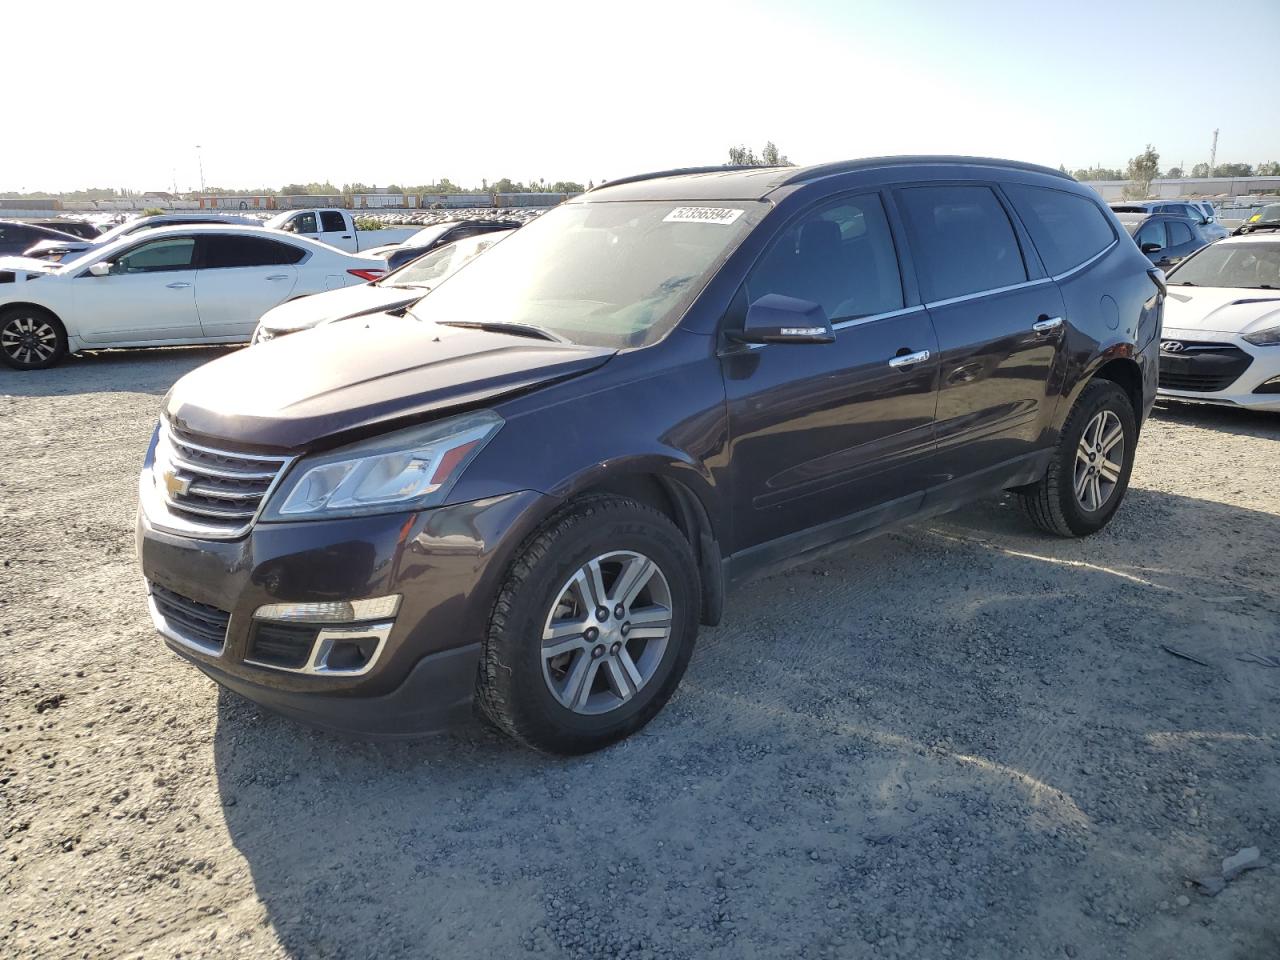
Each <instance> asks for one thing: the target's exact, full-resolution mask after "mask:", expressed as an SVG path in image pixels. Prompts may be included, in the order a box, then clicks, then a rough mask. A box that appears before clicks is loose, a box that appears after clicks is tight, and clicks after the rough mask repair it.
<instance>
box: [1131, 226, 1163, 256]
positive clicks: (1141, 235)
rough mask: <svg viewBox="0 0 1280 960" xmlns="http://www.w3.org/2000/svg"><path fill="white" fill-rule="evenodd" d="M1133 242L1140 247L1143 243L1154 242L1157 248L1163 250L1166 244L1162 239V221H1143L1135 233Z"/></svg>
mask: <svg viewBox="0 0 1280 960" xmlns="http://www.w3.org/2000/svg"><path fill="white" fill-rule="evenodd" d="M1133 241H1134V243H1136V244H1137V245H1138V248H1139V249H1141V248H1142V245H1143V244H1144V243H1154V244H1155V245H1156V246H1157V247H1158V248H1159V249H1161V250H1163V249H1164V247H1165V246H1166V244H1165V240H1164V221H1163V220H1151V221H1148V222H1147V223H1144V224H1143V225H1142V227H1141V229H1139V230H1138V233H1137V235H1136V236H1135V237H1134V238H1133Z"/></svg>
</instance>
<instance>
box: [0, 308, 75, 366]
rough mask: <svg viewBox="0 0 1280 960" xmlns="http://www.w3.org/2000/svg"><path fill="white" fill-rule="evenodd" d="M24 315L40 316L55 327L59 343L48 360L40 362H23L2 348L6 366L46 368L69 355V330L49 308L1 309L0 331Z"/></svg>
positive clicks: (1, 357) (1, 356) (3, 360)
mask: <svg viewBox="0 0 1280 960" xmlns="http://www.w3.org/2000/svg"><path fill="white" fill-rule="evenodd" d="M23 317H31V318H32V319H36V318H39V319H41V320H44V321H45V322H46V323H48V324H49V325H50V326H51V327H53V332H54V333H55V334H56V335H57V338H58V344H57V346H56V347H55V348H54V351H53V355H52V356H51V357H49V358H48V359H47V360H41V361H39V362H38V363H22V362H21V361H19V360H16V359H14V358H13V357H11V356H9V355H8V354H7V353H5V352H4V351H3V350H2V349H0V362H3V363H4V364H5V366H7V367H10V368H11V369H13V370H44V369H47V368H48V367H52V366H53V365H54V364H56V363H58V362H59V361H61V360H62V358H63V357H65V356H66V355H67V331H66V328H64V327H63V326H62V321H60V320H59V319H58V318H57V317H55V316H54V315H53V314H52V313H50V312H49V311H48V310H45V309H42V308H40V307H10V308H9V309H7V310H0V331H3V330H4V328H5V327H6V326H8V324H9V323H10V321H13V320H17V319H20V318H23Z"/></svg>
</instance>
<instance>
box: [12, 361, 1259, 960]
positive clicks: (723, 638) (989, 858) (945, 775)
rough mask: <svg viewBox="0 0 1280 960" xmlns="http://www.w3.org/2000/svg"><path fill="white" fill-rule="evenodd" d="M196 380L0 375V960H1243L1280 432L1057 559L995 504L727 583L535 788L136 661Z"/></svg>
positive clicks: (1196, 426) (1054, 545)
mask: <svg viewBox="0 0 1280 960" xmlns="http://www.w3.org/2000/svg"><path fill="white" fill-rule="evenodd" d="M218 353H219V351H217V350H206V349H200V350H173V351H165V352H156V353H151V354H136V353H135V354H118V355H101V356H98V357H91V358H87V359H79V360H73V361H71V362H68V363H67V364H65V365H64V366H62V367H59V368H57V369H55V370H52V371H47V372H44V373H36V374H26V375H19V374H15V373H12V372H9V371H3V372H0V559H2V560H3V568H2V569H0V819H3V826H4V840H3V848H2V850H3V855H2V857H0V904H3V909H0V956H4V957H107V956H127V957H135V956H136V957H178V956H182V957H210V958H212V957H219V958H223V957H237V958H238V957H300V958H301V957H308V958H309V957H377V958H391V957H414V958H442V960H461V958H471V957H476V958H509V957H523V956H527V955H543V956H550V957H573V958H598V957H631V958H639V957H654V958H657V957H672V958H675V957H690V958H695V957H696V958H724V960H730V958H733V960H737V958H770V960H772V958H781V957H862V956H866V957H904V958H932V957H994V958H1001V960H1003V958H1011V957H1029V958H1052V957H1059V956H1065V957H1081V958H1105V960H1115V958H1118V957H1133V958H1166V957H1168V958H1173V957H1179V958H1182V957H1194V958H1219V957H1231V958H1241V960H1245V958H1248V960H1255V958H1260V957H1278V956H1280V866H1277V865H1276V864H1275V863H1274V861H1276V860H1277V859H1278V858H1280V802H1278V801H1277V798H1280V763H1278V762H1277V760H1278V759H1280V755H1278V751H1277V746H1278V745H1280V744H1278V741H1280V668H1271V667H1267V666H1264V665H1262V664H1261V663H1258V662H1245V661H1244V660H1242V659H1240V658H1248V657H1249V655H1258V656H1261V657H1264V658H1266V657H1277V656H1280V580H1277V578H1276V558H1277V547H1278V545H1280V491H1278V488H1277V480H1278V478H1280V417H1270V418H1268V417H1264V416H1260V415H1248V414H1243V413H1238V412H1234V411H1216V410H1209V409H1194V408H1175V409H1172V410H1168V411H1158V412H1157V413H1156V415H1155V416H1154V418H1153V419H1152V420H1151V421H1150V422H1149V425H1148V427H1147V431H1146V434H1145V435H1144V437H1143V441H1142V443H1141V446H1140V450H1139V458H1138V462H1137V466H1136V469H1135V471H1134V474H1133V485H1132V488H1131V489H1130V491H1129V495H1128V499H1127V501H1126V502H1125V505H1124V506H1123V508H1122V509H1121V511H1120V513H1119V514H1118V515H1117V517H1116V519H1115V521H1114V522H1113V523H1112V525H1111V526H1110V527H1109V528H1108V529H1107V530H1106V531H1104V532H1103V533H1102V534H1100V535H1098V536H1096V537H1094V538H1092V539H1089V540H1086V541H1077V542H1073V541H1065V540H1054V539H1049V538H1046V537H1044V536H1041V535H1039V534H1037V533H1036V532H1034V531H1033V530H1032V529H1031V528H1030V527H1029V526H1028V524H1026V523H1025V522H1024V521H1023V520H1022V519H1021V518H1020V516H1019V515H1018V514H1017V512H1016V511H1015V510H1014V509H1013V507H1012V505H1011V504H1009V503H1008V502H1004V501H998V500H997V501H992V502H987V503H983V504H979V505H976V506H973V507H970V508H968V509H966V510H964V511H962V512H960V513H957V514H954V515H951V516H949V517H946V518H943V519H941V520H936V521H929V522H927V523H924V524H921V525H919V526H917V527H913V528H910V529H908V530H907V531H905V532H903V533H901V534H895V535H892V536H888V537H883V538H881V539H879V540H876V541H872V542H871V543H868V544H865V545H863V546H860V547H857V548H854V549H852V550H850V551H848V552H846V553H843V554H840V555H838V556H837V557H835V558H833V559H830V560H827V561H824V562H822V563H821V564H819V565H812V564H811V565H808V566H804V567H801V568H799V569H797V570H794V571H792V572H790V573H787V574H785V575H780V576H777V577H774V578H772V579H769V580H765V581H761V582H759V583H757V584H755V585H753V586H751V587H749V588H747V589H743V590H740V591H738V592H736V593H735V594H733V595H732V596H731V598H730V606H729V610H728V615H727V617H726V618H725V622H724V624H723V625H722V626H720V627H719V628H717V629H714V630H706V631H704V633H703V635H702V638H701V641H700V644H699V647H698V649H697V651H696V652H695V653H694V657H693V662H692V665H691V666H690V668H689V672H688V675H687V677H686V679H685V682H684V685H683V687H682V688H681V691H680V692H679V693H678V694H677V696H676V698H675V700H674V701H673V702H672V703H671V705H670V706H669V707H668V709H667V710H666V711H665V712H664V713H662V714H661V715H660V716H659V717H658V718H657V720H655V721H654V722H653V723H652V724H651V725H650V726H649V727H648V728H647V729H646V730H644V731H643V732H642V733H641V734H640V735H638V736H637V737H635V738H634V739H632V740H630V741H629V742H626V743H624V744H622V745H620V746H617V747H615V748H613V749H610V750H607V751H605V752H603V753H600V754H596V755H594V756H591V757H586V758H582V759H576V760H569V761H566V760H557V759H551V758H547V757H544V756H538V755H534V754H531V753H529V752H526V751H524V750H521V749H518V748H516V747H514V746H512V745H509V744H508V743H506V742H505V741H503V740H502V739H500V738H499V737H498V736H497V735H495V734H492V733H490V732H488V731H487V730H485V729H483V728H480V727H478V726H476V727H474V728H468V729H465V730H463V731H461V732H460V733H459V734H457V735H456V736H450V737H446V738H438V739H434V740H428V741H419V742H413V743H397V744H390V745H388V744H366V743H359V742H349V741H340V740H335V739H333V738H331V737H329V736H326V735H323V734H319V733H316V732H313V731H310V730H308V729H304V728H302V727H299V726H296V725H294V724H293V723H290V722H288V721H285V720H281V719H277V718H275V717H273V716H270V715H266V714H264V713H262V712H261V711H260V710H258V709H257V708H255V707H254V706H252V705H250V704H248V703H246V702H245V701H243V700H240V699H239V698H237V697H236V696H234V695H230V694H227V693H224V692H221V691H220V690H219V689H218V688H217V687H215V686H214V685H213V684H212V683H211V682H210V681H209V680H207V679H205V678H204V677H203V676H202V675H201V674H199V673H198V672H197V671H196V670H194V669H193V668H191V667H190V666H188V665H187V664H186V663H184V662H183V661H181V660H179V659H178V658H177V657H176V656H174V655H173V654H172V653H170V652H168V651H167V650H166V649H165V647H164V646H163V644H162V643H161V642H160V641H159V640H158V639H157V638H156V637H155V635H154V634H153V632H152V629H151V625H150V622H149V620H148V618H147V615H146V611H145V607H144V602H143V587H142V584H141V581H140V578H139V574H138V571H137V568H136V566H135V563H134V557H133V511H134V503H135V484H136V474H137V469H138V465H139V463H140V462H141V458H142V454H143V450H144V448H145V445H146V442H147V439H148V436H149V434H150V431H151V427H152V424H153V422H154V420H155V417H156V414H157V411H158V409H159V405H160V401H161V398H162V396H163V395H164V393H165V391H166V390H167V389H168V387H169V386H170V384H172V383H173V381H174V380H175V379H176V378H177V377H178V376H179V375H181V374H182V373H184V372H185V371H187V370H189V369H191V368H193V367H194V366H196V365H197V364H199V363H201V362H204V361H206V360H208V359H210V358H212V357H214V356H217V355H218ZM1162 644H1165V645H1167V646H1169V647H1172V648H1174V649H1175V650H1178V651H1180V652H1182V653H1185V654H1187V655H1189V656H1191V657H1194V658H1196V659H1198V660H1200V661H1202V663H1196V662H1193V661H1192V660H1189V659H1182V658H1180V657H1177V656H1174V655H1173V654H1171V653H1169V652H1166V651H1165V650H1164V649H1162V646H1161V645H1162ZM1250 846H1256V847H1258V848H1260V850H1261V854H1262V856H1263V857H1264V858H1268V859H1270V860H1272V861H1273V864H1272V865H1270V866H1267V867H1264V868H1262V869H1257V870H1252V871H1250V872H1247V873H1243V874H1241V875H1240V876H1239V877H1237V878H1236V879H1234V880H1232V881H1231V882H1230V883H1229V884H1228V885H1227V886H1226V889H1225V890H1223V891H1222V892H1221V893H1219V894H1218V895H1217V896H1216V897H1207V896H1204V895H1201V894H1200V893H1198V892H1197V889H1196V888H1194V887H1193V886H1191V885H1190V883H1189V882H1188V881H1187V879H1186V878H1188V877H1196V876H1201V875H1204V874H1208V873H1220V865H1221V860H1222V859H1223V858H1224V857H1226V856H1229V855H1231V854H1234V853H1235V852H1236V851H1237V850H1238V849H1240V848H1242V847H1250Z"/></svg>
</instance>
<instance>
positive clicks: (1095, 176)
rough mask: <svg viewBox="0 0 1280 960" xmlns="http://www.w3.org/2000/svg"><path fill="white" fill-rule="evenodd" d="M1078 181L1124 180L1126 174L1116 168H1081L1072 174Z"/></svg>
mask: <svg viewBox="0 0 1280 960" xmlns="http://www.w3.org/2000/svg"><path fill="white" fill-rule="evenodd" d="M1071 175H1072V176H1073V177H1075V178H1076V179H1077V180H1082V181H1091V180H1123V179H1124V172H1123V171H1120V170H1117V169H1115V168H1114V167H1081V168H1080V169H1079V170H1075V171H1072V174H1071Z"/></svg>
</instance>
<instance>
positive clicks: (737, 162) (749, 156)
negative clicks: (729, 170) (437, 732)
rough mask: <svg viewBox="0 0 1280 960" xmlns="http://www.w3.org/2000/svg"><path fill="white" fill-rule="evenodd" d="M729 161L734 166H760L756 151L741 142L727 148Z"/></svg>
mask: <svg viewBox="0 0 1280 960" xmlns="http://www.w3.org/2000/svg"><path fill="white" fill-rule="evenodd" d="M729 163H730V164H731V165H732V166H735V167H758V166H760V161H759V160H758V159H756V152H755V151H754V150H752V149H751V148H750V147H746V146H743V145H741V144H739V145H738V146H736V147H730V148H729Z"/></svg>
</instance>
